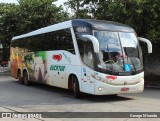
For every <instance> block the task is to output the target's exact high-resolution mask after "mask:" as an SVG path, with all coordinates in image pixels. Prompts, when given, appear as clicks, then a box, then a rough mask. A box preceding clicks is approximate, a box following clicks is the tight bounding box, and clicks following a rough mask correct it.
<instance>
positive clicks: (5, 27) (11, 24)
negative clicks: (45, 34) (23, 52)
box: [0, 0, 69, 59]
mask: <svg viewBox="0 0 160 121" xmlns="http://www.w3.org/2000/svg"><path fill="white" fill-rule="evenodd" d="M54 1H55V0H19V1H18V2H19V4H18V5H16V4H5V3H0V42H1V43H2V44H3V53H2V56H3V59H7V58H9V50H10V42H11V39H12V37H13V36H17V35H20V34H25V33H27V32H30V31H33V30H35V29H38V28H41V27H44V26H48V25H51V24H54V23H58V22H60V21H64V20H67V19H69V17H68V13H67V12H64V10H63V8H62V6H60V7H57V6H56V5H54V4H53V2H54Z"/></svg>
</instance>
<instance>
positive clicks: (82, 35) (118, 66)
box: [10, 19, 152, 98]
mask: <svg viewBox="0 0 160 121" xmlns="http://www.w3.org/2000/svg"><path fill="white" fill-rule="evenodd" d="M139 40H141V41H143V42H146V43H147V46H148V52H149V53H151V52H152V44H151V43H150V41H149V40H147V39H145V38H140V37H137V36H136V33H135V31H134V30H133V29H132V28H131V27H129V26H127V25H124V24H120V23H116V22H111V21H104V20H91V19H74V20H69V21H66V22H62V23H58V24H55V25H51V26H48V27H44V28H41V29H38V30H35V31H32V32H29V33H27V34H23V35H20V36H16V37H14V38H13V39H12V41H11V51H10V53H11V56H10V61H11V75H12V76H13V77H14V78H16V79H18V80H19V83H20V84H25V85H29V84H30V82H37V83H42V84H47V85H51V86H55V87H60V88H65V89H70V90H73V92H74V96H75V98H78V97H80V96H81V93H82V92H83V93H88V94H93V95H114V94H120V93H139V92H142V91H143V89H144V72H143V60H142V51H141V48H140V45H139Z"/></svg>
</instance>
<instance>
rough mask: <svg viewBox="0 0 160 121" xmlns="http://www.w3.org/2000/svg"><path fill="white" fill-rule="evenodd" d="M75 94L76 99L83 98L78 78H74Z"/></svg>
mask: <svg viewBox="0 0 160 121" xmlns="http://www.w3.org/2000/svg"><path fill="white" fill-rule="evenodd" d="M72 84H73V93H74V97H75V98H80V97H81V92H80V90H79V83H78V80H77V78H76V77H74V80H73V83H72Z"/></svg>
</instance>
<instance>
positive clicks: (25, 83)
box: [23, 71, 30, 86]
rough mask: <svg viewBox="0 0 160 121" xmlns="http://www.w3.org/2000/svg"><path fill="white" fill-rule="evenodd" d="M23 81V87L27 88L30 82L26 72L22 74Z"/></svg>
mask: <svg viewBox="0 0 160 121" xmlns="http://www.w3.org/2000/svg"><path fill="white" fill-rule="evenodd" d="M23 81H24V85H26V86H29V85H30V82H29V80H28V74H27V72H26V71H25V72H24V74H23Z"/></svg>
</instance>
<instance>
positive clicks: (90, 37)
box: [82, 35, 99, 53]
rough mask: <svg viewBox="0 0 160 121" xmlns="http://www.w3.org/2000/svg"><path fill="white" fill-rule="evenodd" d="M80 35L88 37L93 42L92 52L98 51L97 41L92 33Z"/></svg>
mask: <svg viewBox="0 0 160 121" xmlns="http://www.w3.org/2000/svg"><path fill="white" fill-rule="evenodd" d="M82 37H84V38H87V39H89V40H90V41H91V42H92V43H93V48H94V52H95V53H99V42H98V40H97V38H95V37H94V36H92V35H82Z"/></svg>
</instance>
